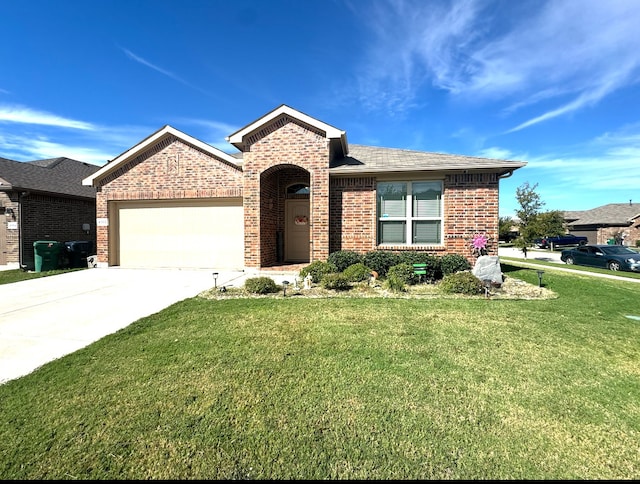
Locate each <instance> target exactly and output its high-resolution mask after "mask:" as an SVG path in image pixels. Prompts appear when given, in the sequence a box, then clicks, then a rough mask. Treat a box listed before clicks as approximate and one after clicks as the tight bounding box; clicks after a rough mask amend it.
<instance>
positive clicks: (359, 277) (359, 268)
mask: <svg viewBox="0 0 640 484" xmlns="http://www.w3.org/2000/svg"><path fill="white" fill-rule="evenodd" d="M342 274H343V275H344V276H345V277H346V278H347V279H348V280H349V281H350V282H362V281H366V280H367V279H369V278H370V277H371V269H370V268H368V267H367V266H365V265H364V264H363V263H362V262H358V263H357V264H353V265H350V266H349V267H347V268H346V269H345V270H344V271H342Z"/></svg>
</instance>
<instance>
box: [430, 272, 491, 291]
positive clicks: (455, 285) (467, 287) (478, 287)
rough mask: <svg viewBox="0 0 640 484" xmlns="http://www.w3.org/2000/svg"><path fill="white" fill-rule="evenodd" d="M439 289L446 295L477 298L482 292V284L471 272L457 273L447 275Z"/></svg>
mask: <svg viewBox="0 0 640 484" xmlns="http://www.w3.org/2000/svg"><path fill="white" fill-rule="evenodd" d="M439 288H440V290H441V291H442V292H443V293H445V294H464V295H466V296H475V295H477V294H480V293H481V292H482V282H481V281H480V279H478V278H477V277H476V276H474V275H473V274H472V273H471V272H456V273H453V274H447V275H445V276H444V277H443V278H442V281H440V284H439Z"/></svg>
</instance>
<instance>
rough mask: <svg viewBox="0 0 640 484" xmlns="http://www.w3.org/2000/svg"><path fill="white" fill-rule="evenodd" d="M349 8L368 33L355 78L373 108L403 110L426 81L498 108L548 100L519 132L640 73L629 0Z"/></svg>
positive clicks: (402, 2) (633, 4)
mask: <svg viewBox="0 0 640 484" xmlns="http://www.w3.org/2000/svg"><path fill="white" fill-rule="evenodd" d="M356 7H357V4H356V6H355V7H354V8H353V11H354V13H356V14H360V15H361V17H362V20H363V22H365V24H366V25H367V26H368V28H369V30H370V31H371V33H372V36H373V39H372V41H371V42H370V46H371V47H370V51H369V52H368V53H367V54H366V55H365V56H364V62H365V64H364V66H363V68H362V75H361V77H360V79H359V81H358V82H359V87H360V96H361V98H362V100H363V102H365V103H366V105H368V106H369V107H370V108H372V109H383V108H384V109H387V110H389V111H392V112H402V111H405V110H407V109H410V108H411V107H413V106H415V105H417V104H419V96H418V94H419V93H420V91H421V90H424V88H425V87H429V85H430V84H431V85H433V86H435V87H436V88H439V89H442V90H445V91H448V92H449V93H451V94H452V95H455V96H459V97H464V99H466V100H468V101H473V102H489V101H496V100H499V101H501V102H503V103H508V107H507V108H505V112H506V113H513V112H515V111H517V110H518V109H520V108H521V107H523V106H535V105H536V104H537V103H539V102H540V101H543V100H546V101H547V102H549V100H555V101H556V104H557V106H555V107H552V108H551V109H547V110H546V111H544V112H541V113H540V114H539V115H537V116H534V117H532V118H531V119H529V120H526V121H524V122H522V123H519V124H518V125H517V126H516V127H515V128H513V129H512V131H517V130H520V129H524V128H526V127H529V126H532V125H534V124H537V123H540V122H543V121H545V120H548V119H551V118H554V117H557V116H561V115H565V114H567V113H570V112H573V111H576V110H579V109H582V108H584V107H587V106H590V105H593V104H595V103H598V102H599V101H601V100H602V99H603V98H604V97H606V96H607V95H609V94H611V93H612V92H614V91H615V90H617V89H620V88H622V87H624V86H628V85H630V84H633V83H637V82H638V80H639V79H640V55H639V54H638V53H639V52H640V35H638V25H640V2H638V1H637V0H609V1H607V2H602V1H601V0H580V1H576V0H548V1H539V0H534V1H526V2H525V1H518V2H504V3H496V2H485V1H481V0H453V1H448V2H436V1H430V2H424V1H422V0H415V1H414V0H389V1H387V2H375V3H374V4H373V5H372V6H371V8H370V9H366V11H364V10H363V9H359V10H358V9H357V8H356ZM558 86H560V87H558Z"/></svg>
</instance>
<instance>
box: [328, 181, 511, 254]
mask: <svg viewBox="0 0 640 484" xmlns="http://www.w3.org/2000/svg"><path fill="white" fill-rule="evenodd" d="M410 180H411V177H410V176H408V177H407V181H410ZM498 182H499V180H498V177H497V175H495V174H460V175H448V176H446V177H445V179H444V183H443V188H444V194H443V197H444V234H445V235H444V241H443V242H444V244H443V245H442V246H385V247H384V250H393V251H398V252H400V251H406V250H421V251H426V252H429V253H433V254H438V255H444V254H447V253H452V254H461V255H464V256H465V257H467V258H468V259H469V260H470V261H471V262H475V256H474V255H473V253H472V249H471V242H472V239H473V236H474V235H475V234H485V235H486V236H487V237H489V239H490V244H489V249H490V250H489V253H490V255H496V254H497V240H498V210H499V204H498V186H499V185H498ZM376 227H377V204H376V179H375V178H374V177H364V178H355V177H354V178H334V179H332V180H331V246H330V247H331V252H335V251H337V250H353V251H355V252H359V253H365V252H368V251H370V250H375V249H376V247H377V246H376V244H377V241H376Z"/></svg>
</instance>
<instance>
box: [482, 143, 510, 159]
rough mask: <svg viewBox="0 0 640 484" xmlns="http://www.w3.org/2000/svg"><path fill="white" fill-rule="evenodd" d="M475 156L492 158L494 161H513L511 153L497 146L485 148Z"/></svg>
mask: <svg viewBox="0 0 640 484" xmlns="http://www.w3.org/2000/svg"><path fill="white" fill-rule="evenodd" d="M477 156H480V157H482V158H492V159H495V160H513V159H514V158H513V153H512V152H511V151H510V150H507V149H505V148H499V147H497V146H494V147H490V148H485V149H483V150H481V151H480V152H479V153H478V155H477Z"/></svg>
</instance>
